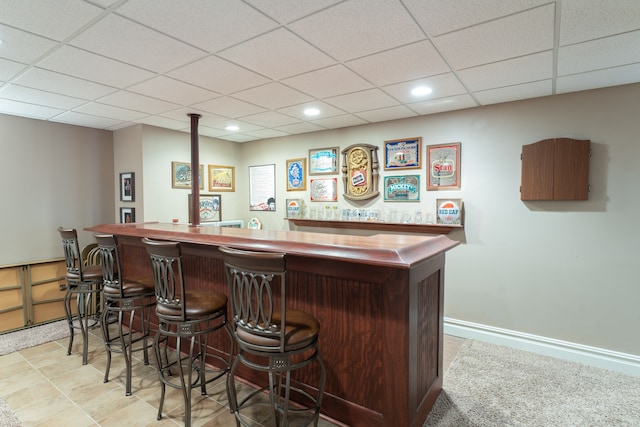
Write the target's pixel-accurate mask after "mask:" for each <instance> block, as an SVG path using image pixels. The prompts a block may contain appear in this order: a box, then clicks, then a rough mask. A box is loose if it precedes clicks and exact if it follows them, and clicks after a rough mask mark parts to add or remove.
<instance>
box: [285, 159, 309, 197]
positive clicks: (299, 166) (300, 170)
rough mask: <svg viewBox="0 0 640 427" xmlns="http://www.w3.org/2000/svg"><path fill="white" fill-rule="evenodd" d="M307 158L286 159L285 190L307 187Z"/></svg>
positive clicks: (298, 189)
mask: <svg viewBox="0 0 640 427" xmlns="http://www.w3.org/2000/svg"><path fill="white" fill-rule="evenodd" d="M306 173H307V159H304V158H302V159H289V160H287V191H305V190H306V189H307V177H306Z"/></svg>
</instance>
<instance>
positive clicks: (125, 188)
mask: <svg viewBox="0 0 640 427" xmlns="http://www.w3.org/2000/svg"><path fill="white" fill-rule="evenodd" d="M135 200H136V182H135V173H133V172H124V173H121V174H120V201H121V202H133V201H135Z"/></svg>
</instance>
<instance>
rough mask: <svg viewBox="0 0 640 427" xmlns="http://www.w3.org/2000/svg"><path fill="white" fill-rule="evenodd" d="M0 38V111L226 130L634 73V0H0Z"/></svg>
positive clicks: (638, 36)
mask: <svg viewBox="0 0 640 427" xmlns="http://www.w3.org/2000/svg"><path fill="white" fill-rule="evenodd" d="M0 40H1V41H2V43H1V44H0V113H4V114H11V115H18V116H23V117H30V118H35V119H41V120H50V121H54V122H61V123H69V124H74V125H80V126H87V127H93V128H100V129H108V130H116V129H120V128H124V127H127V126H131V125H134V124H137V123H144V124H148V125H153V126H159V127H163V128H168V129H175V130H179V131H185V132H189V129H190V125H189V120H190V119H189V117H188V116H187V114H189V113H198V114H200V115H201V116H202V118H201V119H200V124H199V133H200V134H201V135H207V136H211V137H216V138H221V139H225V140H229V141H235V142H246V141H252V140H257V139H265V138H272V137H279V136H286V135H292V134H300V133H307V132H314V131H319V130H326V129H335V128H341V127H346V126H356V125H362V124H367V123H374V122H381V121H387V120H394V119H400V118H405V117H415V116H421V115H428V114H433V113H439V112H444V111H452V110H458V109H464V108H471V107H477V106H482V105H489V104H495V103H501V102H508V101H514V100H521V99H528V98H536V97H541V96H548V95H554V94H561V93H567V92H574V91H581V90H587V89H595V88H601V87H607V86H616V85H622V84H628V83H635V82H639V81H640V2H639V1H637V0H557V1H548V0H509V1H504V0H468V1H464V0H344V1H339V0H119V1H112V0H56V1H51V0H26V1H25V0H2V4H1V6H0ZM420 85H422V86H428V87H430V88H431V89H432V92H431V93H430V94H428V95H424V96H420V97H415V96H412V95H411V89H413V88H414V87H416V86H420ZM307 107H315V108H317V109H319V110H320V114H319V115H317V116H315V117H307V116H305V115H304V114H303V110H304V109H305V108H307ZM230 124H235V125H237V126H238V127H239V129H238V130H237V131H228V130H226V129H225V128H226V127H227V125H230Z"/></svg>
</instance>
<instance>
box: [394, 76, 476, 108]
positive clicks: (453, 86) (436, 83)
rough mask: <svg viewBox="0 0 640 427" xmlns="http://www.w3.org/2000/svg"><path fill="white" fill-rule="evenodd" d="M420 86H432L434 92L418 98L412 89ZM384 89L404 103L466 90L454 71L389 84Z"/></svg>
mask: <svg viewBox="0 0 640 427" xmlns="http://www.w3.org/2000/svg"><path fill="white" fill-rule="evenodd" d="M418 86H427V87H430V88H431V89H432V90H433V92H432V93H431V94H429V95H426V96H423V97H420V98H416V97H415V96H413V95H412V94H411V90H412V89H414V88H416V87H418ZM382 89H383V90H384V91H385V92H387V93H388V94H389V95H391V96H393V97H394V98H396V99H397V100H399V101H400V102H403V103H409V102H417V101H419V100H420V99H436V98H444V97H449V96H453V95H459V94H462V93H465V92H466V91H465V88H464V86H462V84H461V83H460V81H459V80H458V78H457V77H456V76H455V75H454V74H453V73H447V74H442V75H439V76H433V77H429V78H425V79H418V80H414V81H411V82H406V83H399V84H395V85H389V86H385V87H383V88H382Z"/></svg>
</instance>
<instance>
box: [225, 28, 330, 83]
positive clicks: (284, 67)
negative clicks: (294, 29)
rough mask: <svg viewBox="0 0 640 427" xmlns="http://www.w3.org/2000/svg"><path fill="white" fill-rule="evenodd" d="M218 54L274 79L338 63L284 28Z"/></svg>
mask: <svg viewBox="0 0 640 427" xmlns="http://www.w3.org/2000/svg"><path fill="white" fill-rule="evenodd" d="M218 55H219V56H221V57H223V58H225V59H228V60H229V61H231V62H233V63H235V64H239V65H242V66H243V67H246V68H249V69H252V70H254V71H257V72H258V73H260V74H262V75H265V76H267V77H270V78H272V79H283V78H285V77H289V76H295V75H297V74H301V73H305V72H307V71H311V70H315V69H318V68H322V67H326V66H329V65H333V64H335V63H336V61H335V60H333V59H331V58H330V57H329V56H327V55H326V54H324V53H322V52H321V51H320V50H318V49H317V48H315V47H313V46H312V45H310V44H309V43H307V42H306V41H304V40H302V39H301V38H300V37H298V36H296V35H295V34H293V33H291V32H290V31H289V30H287V29H285V28H279V29H277V30H275V31H271V32H270V33H267V34H264V35H262V36H260V37H256V38H253V39H251V40H248V41H246V42H244V43H241V44H238V45H236V46H233V47H231V48H229V49H227V50H224V51H222V52H220V53H219V54H218Z"/></svg>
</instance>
